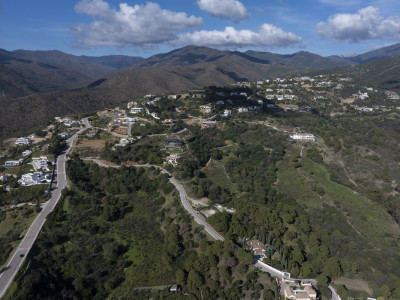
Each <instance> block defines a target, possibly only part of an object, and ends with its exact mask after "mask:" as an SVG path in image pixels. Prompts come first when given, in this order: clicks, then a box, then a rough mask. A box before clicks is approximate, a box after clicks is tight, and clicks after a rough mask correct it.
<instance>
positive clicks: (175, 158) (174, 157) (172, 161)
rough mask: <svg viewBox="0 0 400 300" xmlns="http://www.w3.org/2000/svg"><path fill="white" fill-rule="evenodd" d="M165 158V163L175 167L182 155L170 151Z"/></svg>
mask: <svg viewBox="0 0 400 300" xmlns="http://www.w3.org/2000/svg"><path fill="white" fill-rule="evenodd" d="M166 159H167V163H169V164H171V165H173V166H174V167H176V166H177V165H178V163H179V161H180V160H181V159H182V157H181V156H180V155H179V154H177V153H172V154H171V155H169V156H167V158H166Z"/></svg>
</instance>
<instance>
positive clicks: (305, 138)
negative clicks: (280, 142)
mask: <svg viewBox="0 0 400 300" xmlns="http://www.w3.org/2000/svg"><path fill="white" fill-rule="evenodd" d="M289 137H290V138H291V139H292V140H302V141H313V142H315V136H314V135H313V134H311V133H295V134H292V135H290V136H289Z"/></svg>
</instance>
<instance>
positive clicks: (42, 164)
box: [32, 159, 49, 172]
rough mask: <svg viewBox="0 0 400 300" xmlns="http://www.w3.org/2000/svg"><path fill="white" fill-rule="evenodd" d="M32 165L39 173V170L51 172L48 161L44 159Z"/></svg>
mask: <svg viewBox="0 0 400 300" xmlns="http://www.w3.org/2000/svg"><path fill="white" fill-rule="evenodd" d="M32 165H33V168H34V169H35V171H39V170H43V171H45V172H48V171H49V166H48V164H47V160H44V159H39V160H35V161H34V162H33V164H32Z"/></svg>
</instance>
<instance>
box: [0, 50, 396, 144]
mask: <svg viewBox="0 0 400 300" xmlns="http://www.w3.org/2000/svg"><path fill="white" fill-rule="evenodd" d="M396 51H397V50H396V47H394V46H393V47H389V48H383V49H381V50H380V51H378V52H379V53H380V54H382V53H386V54H385V55H395V53H396ZM378 52H375V53H378ZM390 53H391V54H390ZM368 55H370V56H371V57H372V56H373V55H371V53H370V54H368ZM382 55H383V54H382ZM374 57H377V56H374ZM127 66H128V67H127ZM338 66H339V67H338ZM328 67H329V68H333V67H336V68H333V69H332V72H341V73H343V74H349V75H352V76H355V77H359V78H361V79H362V80H363V81H364V82H367V83H368V82H369V83H370V84H371V85H372V86H374V85H380V86H381V87H383V88H388V89H394V90H397V91H399V90H400V84H399V82H400V79H399V78H400V72H399V70H400V68H399V59H398V58H389V59H386V60H380V61H376V62H370V63H367V64H357V63H354V62H351V61H349V60H346V59H344V58H340V57H330V58H326V57H321V56H319V55H316V54H312V53H308V52H298V53H294V54H292V55H280V54H273V53H268V52H255V51H246V52H244V53H241V52H237V51H220V50H216V49H212V48H208V47H197V46H187V47H183V48H180V49H176V50H174V51H171V52H168V53H163V54H158V55H155V56H152V57H150V58H148V59H142V58H137V57H125V56H104V57H97V58H96V57H86V56H79V57H78V56H74V55H69V54H65V53H62V52H60V51H24V50H18V51H13V52H10V51H6V50H0V92H1V91H4V94H5V97H1V100H0V108H1V109H0V136H2V137H4V136H14V135H16V134H22V133H26V132H27V131H31V130H32V126H34V125H37V124H39V123H40V122H42V121H43V120H44V119H46V118H51V117H54V116H57V115H65V114H68V113H83V112H89V111H95V110H99V109H102V108H104V107H105V106H115V105H119V104H120V103H123V102H126V101H129V100H131V99H133V98H135V97H141V96H143V95H145V94H161V93H168V92H180V91H183V90H187V89H192V88H199V87H205V86H210V85H215V86H225V85H229V84H231V83H236V82H241V81H255V80H262V79H266V78H274V77H285V76H293V75H296V74H299V73H301V74H310V73H315V72H320V71H323V72H324V73H327V72H330V71H329V69H327V68H328ZM71 89H74V90H71ZM0 96H2V95H0Z"/></svg>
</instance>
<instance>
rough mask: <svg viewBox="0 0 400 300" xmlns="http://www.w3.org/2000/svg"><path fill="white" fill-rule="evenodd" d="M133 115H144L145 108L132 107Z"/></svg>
mask: <svg viewBox="0 0 400 300" xmlns="http://www.w3.org/2000/svg"><path fill="white" fill-rule="evenodd" d="M129 112H130V113H131V114H134V115H136V114H140V113H144V112H145V109H144V107H132V108H131V110H130V111H129Z"/></svg>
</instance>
